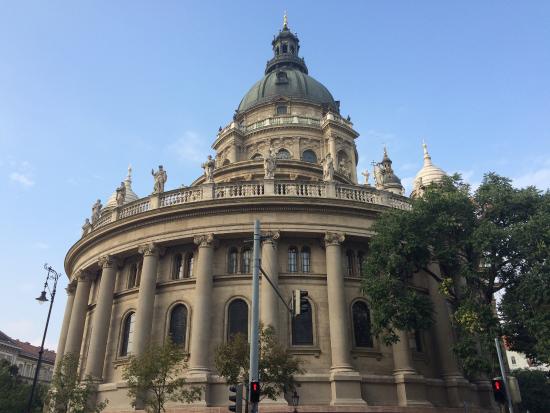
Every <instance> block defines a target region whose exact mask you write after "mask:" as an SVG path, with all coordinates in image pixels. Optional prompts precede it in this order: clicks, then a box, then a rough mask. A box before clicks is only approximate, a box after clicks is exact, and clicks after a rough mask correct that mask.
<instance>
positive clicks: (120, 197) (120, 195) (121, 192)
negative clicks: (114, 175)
mask: <svg viewBox="0 0 550 413" xmlns="http://www.w3.org/2000/svg"><path fill="white" fill-rule="evenodd" d="M125 199H126V185H124V182H121V183H120V186H119V187H118V188H117V189H116V204H117V206H119V207H120V206H122V205H123V204H124V200H125Z"/></svg>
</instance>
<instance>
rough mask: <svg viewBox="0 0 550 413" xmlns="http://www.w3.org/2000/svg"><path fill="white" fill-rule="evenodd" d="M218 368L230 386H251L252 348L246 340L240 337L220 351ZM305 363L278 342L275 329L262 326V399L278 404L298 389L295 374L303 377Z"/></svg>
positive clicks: (260, 354)
mask: <svg viewBox="0 0 550 413" xmlns="http://www.w3.org/2000/svg"><path fill="white" fill-rule="evenodd" d="M214 364H215V366H216V369H217V370H218V372H219V373H220V376H222V377H223V378H225V379H226V380H227V382H228V383H229V384H239V383H248V381H249V368H250V347H249V344H248V341H247V339H246V337H245V336H243V335H242V334H236V335H235V336H234V337H232V338H231V340H229V341H228V342H227V343H223V344H220V345H219V346H218V347H217V348H216V352H215V356H214ZM300 364H301V361H300V360H299V359H296V358H294V357H293V356H292V355H291V354H290V353H289V352H288V350H286V349H285V348H284V347H283V346H282V345H281V344H280V343H279V341H278V340H277V336H276V335H275V330H274V329H273V327H271V326H268V327H263V326H260V343H259V360H258V371H259V379H260V393H261V395H262V399H264V398H266V397H267V398H269V399H271V400H276V399H277V396H278V395H279V394H281V393H284V392H291V391H294V390H295V389H296V381H295V379H294V375H295V374H302V373H303V369H302V368H301V367H300Z"/></svg>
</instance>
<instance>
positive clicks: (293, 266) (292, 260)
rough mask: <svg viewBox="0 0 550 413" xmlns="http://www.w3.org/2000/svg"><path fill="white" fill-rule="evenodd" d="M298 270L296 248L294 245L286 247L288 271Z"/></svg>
mask: <svg viewBox="0 0 550 413" xmlns="http://www.w3.org/2000/svg"><path fill="white" fill-rule="evenodd" d="M297 271H298V250H297V249H296V248H294V247H291V248H289V249H288V272H297Z"/></svg>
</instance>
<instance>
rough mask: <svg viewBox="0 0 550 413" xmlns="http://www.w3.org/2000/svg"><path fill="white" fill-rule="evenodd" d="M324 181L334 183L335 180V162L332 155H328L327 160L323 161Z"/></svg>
mask: <svg viewBox="0 0 550 413" xmlns="http://www.w3.org/2000/svg"><path fill="white" fill-rule="evenodd" d="M322 163H323V181H325V182H332V181H333V180H334V161H333V159H332V155H331V154H330V153H327V156H326V157H325V159H323V162H322Z"/></svg>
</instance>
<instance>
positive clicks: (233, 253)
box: [227, 247, 238, 274]
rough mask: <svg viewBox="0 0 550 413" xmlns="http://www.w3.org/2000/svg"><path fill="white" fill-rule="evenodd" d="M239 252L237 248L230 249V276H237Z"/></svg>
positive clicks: (228, 261)
mask: <svg viewBox="0 0 550 413" xmlns="http://www.w3.org/2000/svg"><path fill="white" fill-rule="evenodd" d="M237 258H238V252H237V248H235V247H232V248H230V249H229V254H228V256H227V272H228V273H229V274H236V273H237V270H238V269H237V265H238V260H237Z"/></svg>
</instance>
